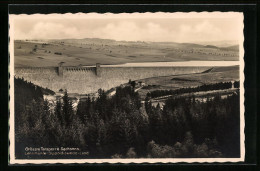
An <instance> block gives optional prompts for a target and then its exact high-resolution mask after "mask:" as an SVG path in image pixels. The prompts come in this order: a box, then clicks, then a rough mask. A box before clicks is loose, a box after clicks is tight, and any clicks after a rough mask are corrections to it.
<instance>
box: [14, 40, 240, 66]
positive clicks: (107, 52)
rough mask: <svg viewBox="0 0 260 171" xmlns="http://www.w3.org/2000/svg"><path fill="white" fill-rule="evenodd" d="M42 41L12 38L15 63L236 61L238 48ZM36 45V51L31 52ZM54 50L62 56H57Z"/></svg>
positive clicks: (19, 64) (93, 41)
mask: <svg viewBox="0 0 260 171" xmlns="http://www.w3.org/2000/svg"><path fill="white" fill-rule="evenodd" d="M61 42H64V43H61ZM42 43H43V42H29V41H15V47H14V54H15V66H16V67H26V66H28V67H45V66H57V65H58V63H59V62H65V63H64V65H65V66H78V65H80V64H81V65H94V64H95V63H102V64H120V63H131V62H159V61H160V62H164V61H167V62H170V61H171V62H172V61H187V60H238V50H234V49H232V48H231V49H228V48H226V49H223V48H217V47H216V48H215V47H213V46H212V47H208V46H203V45H198V44H188V43H185V44H179V43H163V42H161V43H155V42H153V43H147V42H124V41H113V40H103V39H80V40H75V39H74V40H73V39H71V40H70V39H68V40H49V41H47V43H49V45H46V46H42ZM35 45H37V51H36V52H33V53H30V52H31V51H32V49H33V48H34V46H35ZM49 51H50V53H49ZM55 52H59V53H62V55H56V54H54V53H55ZM218 54H226V55H225V56H222V55H218Z"/></svg>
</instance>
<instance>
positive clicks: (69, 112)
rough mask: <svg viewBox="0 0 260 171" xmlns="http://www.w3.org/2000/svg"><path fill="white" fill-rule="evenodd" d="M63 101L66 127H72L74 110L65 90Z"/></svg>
mask: <svg viewBox="0 0 260 171" xmlns="http://www.w3.org/2000/svg"><path fill="white" fill-rule="evenodd" d="M62 99H63V106H62V113H63V115H64V121H65V125H66V126H67V127H68V126H70V124H71V122H72V119H73V108H72V102H71V100H69V96H68V93H67V90H65V93H64V96H63V97H62Z"/></svg>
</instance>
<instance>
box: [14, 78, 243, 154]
mask: <svg viewBox="0 0 260 171" xmlns="http://www.w3.org/2000/svg"><path fill="white" fill-rule="evenodd" d="M17 83H19V84H17ZM15 85H16V87H15V98H16V100H15V103H16V104H15V129H16V130H15V132H16V137H15V138H16V153H17V154H18V157H20V158H24V157H25V156H24V148H25V147H78V148H80V149H81V151H87V152H89V153H88V155H84V156H80V157H83V158H119V157H120V158H125V157H129V158H135V157H152V158H158V157H239V153H240V152H239V146H240V143H239V142H240V137H239V133H240V130H239V124H240V122H239V116H240V115H239V94H238V93H237V94H234V95H232V96H231V97H228V98H227V99H221V98H220V97H219V96H216V97H215V98H214V99H213V100H207V102H199V101H195V100H194V98H178V99H176V98H172V99H168V100H167V101H166V102H165V106H164V108H163V109H161V107H160V106H159V105H158V106H157V107H153V106H152V105H151V103H150V101H149V98H147V99H146V102H145V103H144V104H142V103H141V101H140V97H139V95H138V93H136V92H134V89H133V87H132V86H126V87H118V88H117V90H116V94H115V95H114V96H113V97H110V98H108V97H107V95H106V93H105V92H104V91H103V90H101V89H100V90H99V91H98V93H99V96H98V98H97V99H96V100H94V99H91V98H88V99H86V100H84V101H83V100H81V101H80V102H79V104H78V107H77V110H76V111H75V110H73V108H72V102H71V101H70V99H69V97H68V95H67V93H66V92H65V95H64V96H63V98H62V99H59V100H57V102H56V104H55V109H54V110H53V111H52V110H50V108H49V104H48V102H47V101H44V100H43V95H42V92H41V91H39V90H40V89H38V90H37V88H35V87H34V86H32V84H31V83H27V82H24V81H19V82H17V81H16V82H15ZM65 157H68V158H71V156H65ZM77 157H79V156H77Z"/></svg>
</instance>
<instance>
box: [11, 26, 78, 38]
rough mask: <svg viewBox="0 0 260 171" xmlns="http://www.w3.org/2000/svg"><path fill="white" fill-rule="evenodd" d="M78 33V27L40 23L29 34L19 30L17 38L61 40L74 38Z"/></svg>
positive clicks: (16, 33) (16, 34)
mask: <svg viewBox="0 0 260 171" xmlns="http://www.w3.org/2000/svg"><path fill="white" fill-rule="evenodd" d="M76 33H77V28H76V27H65V26H64V25H63V24H60V23H53V22H38V23H36V24H35V25H34V26H33V27H32V29H31V30H30V31H29V32H21V31H20V30H17V32H15V37H16V38H18V39H46V38H51V39H59V38H71V37H74V36H75V34H76Z"/></svg>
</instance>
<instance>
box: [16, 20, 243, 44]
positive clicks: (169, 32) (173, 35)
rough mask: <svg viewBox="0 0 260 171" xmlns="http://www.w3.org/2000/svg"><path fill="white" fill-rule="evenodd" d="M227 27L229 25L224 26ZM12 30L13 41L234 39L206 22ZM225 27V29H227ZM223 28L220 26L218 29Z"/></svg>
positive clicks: (69, 24)
mask: <svg viewBox="0 0 260 171" xmlns="http://www.w3.org/2000/svg"><path fill="white" fill-rule="evenodd" d="M228 24H229V25H228ZM29 25H31V27H28V26H27V27H26V29H25V28H24V27H23V23H22V22H20V24H19V25H17V27H15V39H64V38H103V39H114V40H118V41H120V40H125V41H157V42H167V41H170V42H195V41H220V40H228V39H230V40H231V39H233V38H236V36H237V34H239V32H238V31H236V30H235V27H236V26H235V25H232V24H230V23H228V22H226V23H225V24H223V25H221V22H219V21H218V22H216V21H214V20H210V19H207V20H206V19H201V20H196V21H195V20H194V21H193V20H189V21H187V20H185V19H183V20H175V19H168V20H164V21H163V22H162V21H160V20H153V19H149V20H148V19H147V20H146V19H143V20H140V19H136V20H130V19H126V20H124V19H115V20H104V19H96V20H91V21H90V20H75V19H73V20H59V19H58V20H52V21H50V20H49V21H46V20H40V21H34V22H30V24H29ZM227 25H228V26H227ZM222 26H223V27H222Z"/></svg>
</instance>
